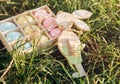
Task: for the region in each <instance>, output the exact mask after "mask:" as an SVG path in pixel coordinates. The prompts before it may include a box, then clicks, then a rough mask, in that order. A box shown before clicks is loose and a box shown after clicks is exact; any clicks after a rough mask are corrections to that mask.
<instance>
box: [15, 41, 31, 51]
mask: <svg viewBox="0 0 120 84" xmlns="http://www.w3.org/2000/svg"><path fill="white" fill-rule="evenodd" d="M30 47H31V43H30V42H27V43H24V44H23V43H22V42H18V43H16V44H15V45H14V48H22V50H26V49H29V48H30Z"/></svg>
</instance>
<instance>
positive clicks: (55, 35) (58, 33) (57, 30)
mask: <svg viewBox="0 0 120 84" xmlns="http://www.w3.org/2000/svg"><path fill="white" fill-rule="evenodd" d="M61 32H62V30H61V29H59V28H55V29H53V30H52V31H51V32H50V36H51V37H53V38H56V37H58V36H59V35H60V34H61Z"/></svg>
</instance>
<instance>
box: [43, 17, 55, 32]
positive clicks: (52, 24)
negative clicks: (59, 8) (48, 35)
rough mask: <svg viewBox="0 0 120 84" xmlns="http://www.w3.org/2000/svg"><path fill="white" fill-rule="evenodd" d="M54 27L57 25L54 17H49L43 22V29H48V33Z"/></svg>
mask: <svg viewBox="0 0 120 84" xmlns="http://www.w3.org/2000/svg"><path fill="white" fill-rule="evenodd" d="M56 26H57V23H56V21H55V18H54V17H49V18H47V19H46V20H45V21H44V22H43V27H44V28H46V29H48V31H51V29H53V28H55V27H56Z"/></svg>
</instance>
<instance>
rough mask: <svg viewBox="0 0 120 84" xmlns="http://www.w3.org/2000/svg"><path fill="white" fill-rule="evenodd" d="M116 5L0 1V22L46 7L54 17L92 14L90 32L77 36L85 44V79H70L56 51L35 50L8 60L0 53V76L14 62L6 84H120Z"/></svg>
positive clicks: (92, 0) (109, 1) (108, 1)
mask: <svg viewBox="0 0 120 84" xmlns="http://www.w3.org/2000/svg"><path fill="white" fill-rule="evenodd" d="M119 4H120V1H119V0H0V20H2V19H5V18H8V17H11V16H14V15H16V14H19V13H22V12H24V11H26V10H30V9H34V8H37V7H40V6H43V5H48V6H49V7H50V8H51V10H52V11H53V12H54V13H55V14H56V13H57V12H58V11H59V10H62V11H66V12H70V13H71V12H73V11H74V10H77V9H86V10H89V11H91V12H92V13H93V15H92V17H91V18H90V19H88V20H85V22H86V23H87V24H88V25H89V26H90V28H91V30H90V31H88V32H86V33H84V34H83V35H82V36H79V37H80V40H81V42H84V43H86V47H85V49H84V50H83V51H82V58H83V66H84V68H85V70H86V72H87V75H86V76H85V77H82V78H72V77H71V74H72V73H73V70H72V69H71V68H70V67H69V65H68V63H67V62H66V60H65V59H64V58H63V56H62V55H61V54H60V53H59V51H58V49H57V47H52V48H49V49H47V50H41V51H39V52H37V51H35V50H34V51H33V52H32V53H31V54H29V55H28V56H24V55H22V56H21V55H20V54H19V53H16V55H13V56H10V55H9V53H8V52H5V51H3V50H2V49H1V50H0V76H2V73H3V71H5V69H6V68H7V66H8V65H9V63H10V61H11V60H12V59H13V60H14V63H13V64H12V65H11V68H10V70H9V71H8V73H7V74H6V75H5V76H4V77H3V80H4V82H6V83H7V84H53V83H55V84H75V83H76V84H120V5H119ZM38 53H39V55H38ZM0 82H1V81H0ZM1 83H2V82H1Z"/></svg>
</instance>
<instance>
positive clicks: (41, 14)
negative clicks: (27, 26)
mask: <svg viewBox="0 0 120 84" xmlns="http://www.w3.org/2000/svg"><path fill="white" fill-rule="evenodd" d="M34 16H35V17H36V18H37V19H41V18H47V17H48V16H49V14H48V12H47V11H46V10H44V9H38V10H36V11H35V12H34Z"/></svg>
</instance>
